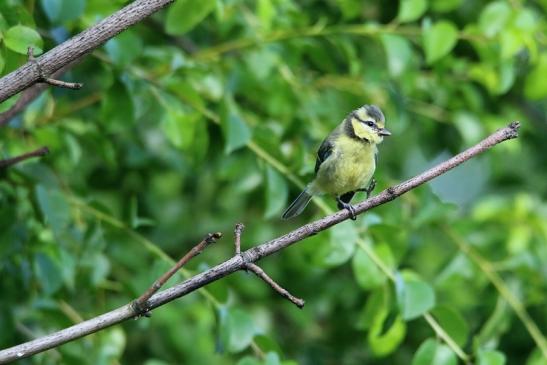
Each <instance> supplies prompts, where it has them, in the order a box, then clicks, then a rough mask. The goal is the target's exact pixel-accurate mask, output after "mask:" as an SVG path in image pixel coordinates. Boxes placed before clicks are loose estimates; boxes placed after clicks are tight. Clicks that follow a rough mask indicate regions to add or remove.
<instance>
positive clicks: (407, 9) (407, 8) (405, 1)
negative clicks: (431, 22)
mask: <svg viewBox="0 0 547 365" xmlns="http://www.w3.org/2000/svg"><path fill="white" fill-rule="evenodd" d="M426 10H427V1H426V0H401V2H400V3H399V12H398V13H397V19H398V20H399V21H400V22H401V23H407V22H412V21H414V20H417V19H419V18H420V17H421V16H422V15H423V14H424V13H425V11H426Z"/></svg>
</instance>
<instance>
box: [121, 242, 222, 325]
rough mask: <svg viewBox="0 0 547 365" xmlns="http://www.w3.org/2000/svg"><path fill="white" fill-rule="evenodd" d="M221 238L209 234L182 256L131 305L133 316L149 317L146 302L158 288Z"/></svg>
mask: <svg viewBox="0 0 547 365" xmlns="http://www.w3.org/2000/svg"><path fill="white" fill-rule="evenodd" d="M221 237H222V233H220V232H216V233H209V234H207V235H206V236H205V237H204V238H203V239H202V240H201V241H200V242H199V243H198V244H197V245H195V246H194V247H192V249H191V250H190V251H188V253H187V254H186V255H184V256H183V257H182V258H181V259H180V260H179V261H178V262H177V263H176V264H175V265H174V266H173V267H172V268H170V269H169V270H167V271H166V272H165V273H164V274H163V275H162V276H160V278H159V279H158V280H156V281H155V282H154V284H152V286H151V287H150V288H148V289H147V290H146V291H145V292H144V294H143V295H141V296H140V297H138V298H137V299H136V300H134V301H133V302H132V303H131V305H132V307H133V309H134V310H135V314H137V315H143V316H149V314H148V311H149V309H148V308H147V306H146V304H147V303H146V302H147V301H148V299H150V297H151V296H152V295H154V294H155V293H156V292H157V291H158V290H160V288H161V287H162V286H163V285H164V284H165V283H166V282H167V281H168V280H169V279H171V277H173V275H175V273H176V272H177V271H179V270H180V268H181V267H183V266H184V265H185V264H186V263H187V262H188V261H190V260H191V259H193V258H194V257H196V256H197V255H199V254H200V253H201V252H202V251H203V250H204V249H205V248H207V246H209V245H210V244H212V243H215V242H216V240H217V239H220V238H221Z"/></svg>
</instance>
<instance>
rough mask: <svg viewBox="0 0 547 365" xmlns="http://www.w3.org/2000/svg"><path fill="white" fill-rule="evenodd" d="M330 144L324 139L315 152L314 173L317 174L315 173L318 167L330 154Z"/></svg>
mask: <svg viewBox="0 0 547 365" xmlns="http://www.w3.org/2000/svg"><path fill="white" fill-rule="evenodd" d="M332 148H333V145H332V143H331V142H330V141H329V140H328V139H325V140H324V141H323V143H321V146H319V150H317V159H316V160H315V173H316V174H317V171H319V167H320V166H321V164H322V163H323V162H324V161H325V160H326V159H327V158H328V157H329V156H330V155H331V154H332Z"/></svg>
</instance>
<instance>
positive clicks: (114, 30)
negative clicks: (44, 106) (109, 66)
mask: <svg viewBox="0 0 547 365" xmlns="http://www.w3.org/2000/svg"><path fill="white" fill-rule="evenodd" d="M173 1H174V0H135V1H133V2H132V3H131V4H129V5H127V6H126V7H125V8H122V9H120V10H118V11H117V12H116V13H114V14H112V15H111V16H109V17H108V18H105V19H103V20H102V21H100V22H99V23H97V24H96V25H94V26H93V27H91V28H89V29H87V30H85V31H83V32H82V33H80V34H78V35H76V36H74V37H73V38H71V39H69V40H67V41H66V42H63V43H61V44H60V45H58V46H57V47H55V48H53V49H51V50H50V51H48V52H46V53H45V54H44V55H42V56H41V57H38V58H36V59H35V61H34V62H32V61H30V62H27V63H26V64H24V65H23V66H21V67H19V68H18V69H17V70H15V71H13V72H11V73H9V74H7V75H6V76H4V77H2V78H1V79H0V102H3V101H4V100H6V99H8V98H9V97H10V96H13V95H15V94H17V93H18V92H20V91H22V90H24V89H26V88H27V87H29V86H31V85H32V84H34V83H36V82H38V81H40V80H41V79H42V78H44V77H45V78H48V77H50V75H52V74H53V73H54V72H55V71H57V70H59V69H60V68H61V67H63V66H65V65H67V64H69V63H70V62H72V61H74V60H76V59H78V58H80V57H82V56H84V55H86V54H87V53H89V52H91V51H92V50H94V49H95V48H97V47H99V46H100V45H102V44H103V43H105V42H106V41H107V40H109V39H110V38H112V37H114V36H116V35H117V34H118V33H120V32H122V31H124V30H125V29H127V28H129V27H130V26H132V25H133V24H135V23H138V22H140V21H141V20H143V19H145V18H146V17H148V16H150V15H151V14H153V13H155V12H156V11H158V10H160V9H162V8H163V7H165V6H167V5H169V4H171V3H172V2H173Z"/></svg>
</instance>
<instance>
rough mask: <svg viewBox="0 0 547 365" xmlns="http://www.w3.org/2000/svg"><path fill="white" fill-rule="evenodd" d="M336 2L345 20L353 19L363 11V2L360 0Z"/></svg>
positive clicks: (337, 0)
mask: <svg viewBox="0 0 547 365" xmlns="http://www.w3.org/2000/svg"><path fill="white" fill-rule="evenodd" d="M336 3H337V5H338V7H339V8H340V10H342V16H343V17H344V19H346V20H351V19H355V18H357V17H359V15H361V13H362V12H363V6H364V3H363V1H361V0H336Z"/></svg>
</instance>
